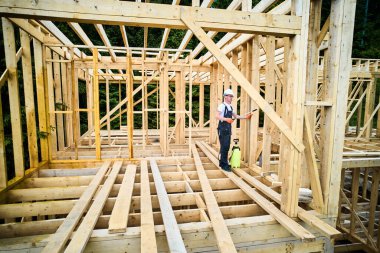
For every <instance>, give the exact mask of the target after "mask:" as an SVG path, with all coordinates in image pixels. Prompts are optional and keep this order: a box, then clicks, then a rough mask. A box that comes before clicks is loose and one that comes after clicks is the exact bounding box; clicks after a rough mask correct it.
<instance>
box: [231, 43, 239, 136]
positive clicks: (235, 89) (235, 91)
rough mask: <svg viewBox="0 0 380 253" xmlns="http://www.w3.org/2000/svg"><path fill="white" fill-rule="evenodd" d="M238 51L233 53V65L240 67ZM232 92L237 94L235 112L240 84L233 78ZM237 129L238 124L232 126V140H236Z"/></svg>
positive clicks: (234, 105) (233, 103)
mask: <svg viewBox="0 0 380 253" xmlns="http://www.w3.org/2000/svg"><path fill="white" fill-rule="evenodd" d="M238 53H239V52H238V50H234V51H232V57H231V58H232V59H231V60H232V63H233V64H234V65H235V66H236V67H238ZM232 92H233V93H234V94H235V98H234V99H233V100H232V103H231V104H232V108H233V109H234V110H235V112H236V111H237V108H238V107H237V104H238V103H237V95H238V84H237V82H236V80H235V79H233V78H232ZM236 128H237V124H236V123H235V124H232V139H235V138H236V136H237V132H236Z"/></svg>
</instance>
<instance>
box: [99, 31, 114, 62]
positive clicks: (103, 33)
mask: <svg viewBox="0 0 380 253" xmlns="http://www.w3.org/2000/svg"><path fill="white" fill-rule="evenodd" d="M95 28H96V30H97V31H98V33H99V36H100V38H101V39H102V41H103V43H104V45H105V46H106V47H111V46H112V45H111V43H110V40H109V39H108V36H107V34H106V31H105V30H104V28H103V25H101V24H95ZM108 52H109V53H110V55H111V59H112V61H113V62H116V58H117V57H116V54H115V52H114V50H113V49H112V48H109V49H108Z"/></svg>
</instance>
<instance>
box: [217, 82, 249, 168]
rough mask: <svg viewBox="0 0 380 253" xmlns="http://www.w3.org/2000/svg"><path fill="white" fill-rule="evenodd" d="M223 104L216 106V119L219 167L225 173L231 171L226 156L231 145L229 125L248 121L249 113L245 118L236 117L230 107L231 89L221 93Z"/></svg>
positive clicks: (232, 95)
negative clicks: (244, 120)
mask: <svg viewBox="0 0 380 253" xmlns="http://www.w3.org/2000/svg"><path fill="white" fill-rule="evenodd" d="M223 97H224V102H223V103H221V104H220V105H219V106H218V112H217V114H216V118H217V119H218V120H219V124H218V136H219V142H220V159H219V167H220V168H221V169H223V170H225V171H231V166H230V165H229V164H228V161H227V156H228V150H229V149H230V144H231V134H232V131H231V124H232V123H233V122H234V119H250V118H251V117H252V115H251V113H249V114H246V116H240V115H237V114H236V113H235V112H234V111H233V108H232V106H231V102H232V99H233V97H234V93H233V92H232V90H231V89H227V90H225V91H224V93H223Z"/></svg>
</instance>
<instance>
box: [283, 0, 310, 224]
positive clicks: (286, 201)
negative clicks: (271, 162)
mask: <svg viewBox="0 0 380 253" xmlns="http://www.w3.org/2000/svg"><path fill="white" fill-rule="evenodd" d="M309 4H310V3H309V2H304V1H298V0H297V1H295V2H294V3H293V5H294V14H295V15H298V16H302V29H301V35H297V36H294V37H292V38H290V50H289V62H288V65H287V68H288V70H289V72H288V81H287V83H286V86H287V87H286V92H287V93H286V94H285V96H286V103H285V108H284V115H283V118H284V120H285V122H286V123H287V124H288V125H290V126H292V129H293V133H294V134H295V135H296V136H297V137H296V139H297V140H302V133H303V117H304V116H303V114H304V107H303V101H304V93H305V78H306V68H305V67H306V49H307V35H306V34H307V33H308V17H309V14H308V13H309ZM280 143H281V144H280V145H281V149H280V160H281V162H280V168H279V171H280V170H281V171H282V172H281V173H282V194H281V210H283V211H284V212H285V213H286V214H287V215H289V216H291V217H294V216H296V215H297V211H298V208H297V207H298V196H299V187H300V176H301V174H300V173H301V153H300V152H298V151H299V150H298V151H297V150H295V149H293V146H292V145H291V144H290V143H289V142H288V141H286V140H285V139H284V138H283V137H282V136H281V142H280Z"/></svg>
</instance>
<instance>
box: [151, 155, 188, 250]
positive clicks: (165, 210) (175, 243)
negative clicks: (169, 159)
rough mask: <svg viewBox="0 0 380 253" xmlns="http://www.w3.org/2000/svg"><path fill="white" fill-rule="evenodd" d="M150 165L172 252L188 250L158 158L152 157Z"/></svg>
mask: <svg viewBox="0 0 380 253" xmlns="http://www.w3.org/2000/svg"><path fill="white" fill-rule="evenodd" d="M150 166H151V170H152V174H153V178H154V184H155V185H156V190H157V195H158V199H159V202H160V208H161V214H162V219H163V222H164V227H165V232H166V239H167V242H168V245H169V249H170V251H171V252H186V248H185V244H184V242H183V239H182V236H181V232H180V230H179V227H178V224H177V221H176V218H175V216H174V212H173V209H172V206H171V204H170V201H169V197H168V194H167V192H166V189H165V185H164V182H163V180H162V178H161V175H160V171H159V169H158V166H157V163H156V160H154V159H150Z"/></svg>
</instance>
